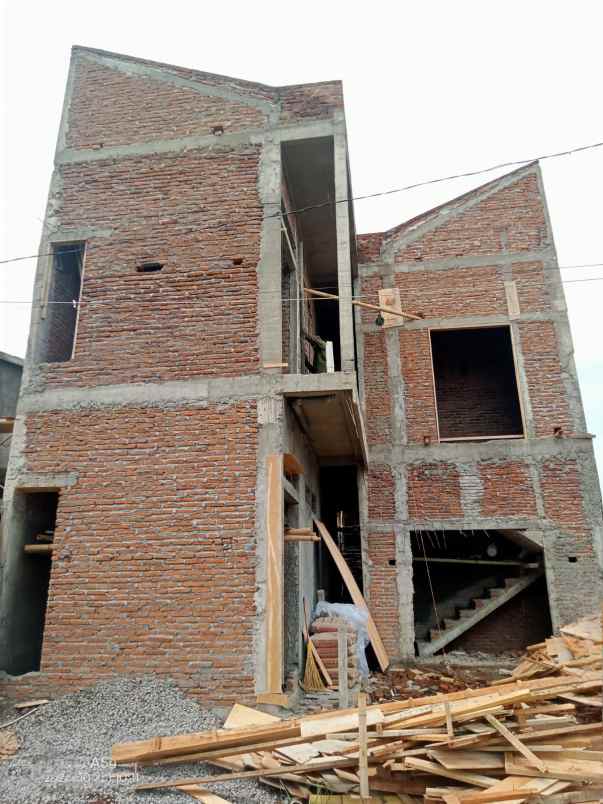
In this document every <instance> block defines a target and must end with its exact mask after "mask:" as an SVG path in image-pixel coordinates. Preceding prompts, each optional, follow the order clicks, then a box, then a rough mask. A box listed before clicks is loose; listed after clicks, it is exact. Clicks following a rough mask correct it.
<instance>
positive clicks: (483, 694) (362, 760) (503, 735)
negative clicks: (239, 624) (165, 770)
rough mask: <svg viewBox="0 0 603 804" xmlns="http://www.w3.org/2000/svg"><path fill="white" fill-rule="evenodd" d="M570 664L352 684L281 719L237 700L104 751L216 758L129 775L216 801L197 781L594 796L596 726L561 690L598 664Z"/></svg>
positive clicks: (308, 790)
mask: <svg viewBox="0 0 603 804" xmlns="http://www.w3.org/2000/svg"><path fill="white" fill-rule="evenodd" d="M578 669H579V671H580V672H579V675H576V674H573V673H566V674H556V675H551V676H545V677H541V678H526V679H516V680H510V681H507V682H505V683H503V684H495V685H493V686H489V687H484V688H482V689H478V690H463V691H460V692H452V693H448V694H444V695H442V694H440V695H432V696H428V697H423V698H416V699H409V700H396V701H388V702H384V703H379V704H373V705H369V706H367V705H366V702H365V694H364V693H360V694H359V700H358V703H359V706H358V707H357V708H352V709H340V710H332V711H324V712H321V713H319V714H313V715H307V716H304V717H300V718H294V719H286V720H285V719H280V718H277V717H275V716H274V715H269V714H266V713H264V712H259V711H256V710H253V709H248V708H247V707H244V706H240V705H238V704H237V705H235V707H234V708H233V710H232V712H231V713H230V716H229V717H228V719H227V721H226V723H225V725H224V727H223V728H221V729H219V730H217V731H209V732H201V733H197V734H186V735H179V736H172V737H155V738H153V739H149V740H142V741H138V742H127V743H121V744H117V745H115V746H114V747H113V752H112V756H113V761H114V762H116V763H117V764H119V765H124V764H133V763H136V764H137V765H138V767H139V769H141V772H143V771H142V766H145V765H156V764H159V765H166V764H174V763H178V762H188V763H190V762H202V763H210V764H212V765H217V766H218V767H219V768H221V769H222V772H218V773H215V774H208V773H207V772H206V773H202V772H200V773H199V774H198V776H193V777H185V778H179V777H178V776H177V775H176V774H174V775H173V777H172V778H170V780H169V781H167V782H156V781H154V782H151V783H143V784H139V785H138V786H137V789H138V790H148V789H154V788H160V787H170V788H178V789H180V790H182V792H183V793H187V794H189V795H190V796H193V797H194V798H196V799H197V800H199V801H205V802H211V801H218V800H222V801H223V800H224V799H220V798H219V797H217V798H216V797H214V798H212V795H213V794H211V793H210V792H208V790H207V788H208V787H211V785H213V784H214V783H216V782H222V781H230V780H236V779H243V778H257V779H260V780H262V781H265V782H266V783H269V784H276V785H277V786H278V787H279V788H280V789H281V790H286V791H287V793H288V794H289V796H290V797H291V798H293V799H298V800H300V801H308V800H309V801H312V797H313V794H315V793H321V794H322V796H323V798H320V797H317V798H315V799H314V800H324V801H328V800H329V798H328V797H327V796H325V794H326V793H329V795H332V796H335V797H334V798H333V799H332V801H346V802H347V801H350V802H351V801H353V800H358V795H360V796H361V798H360V800H364V801H374V802H378V801H387V802H394V801H402V802H407V804H410V803H411V802H421V801H424V802H434V804H435V803H436V802H445V804H481V803H482V802H483V803H484V804H485V803H486V802H488V803H490V804H491V802H497V801H501V802H502V801H505V802H506V801H514V802H522V801H526V802H530V801H541V800H542V801H547V802H548V801H549V800H550V802H551V804H552V802H558V801H592V802H595V801H599V800H600V799H601V798H603V725H602V724H601V722H600V719H598V720H597V722H586V723H581V722H579V721H578V718H577V714H578V708H579V705H578V704H576V703H574V702H572V701H571V700H567V699H568V696H572V695H573V696H580V697H582V696H584V697H592V696H594V695H595V694H596V693H599V694H600V692H601V687H602V674H601V671H600V669H592V668H591V667H590V666H588V665H587V666H585V667H582V666H579V668H578ZM202 770H203V769H200V771H202ZM568 793H572V796H573V797H572V798H568V797H567V794H568ZM338 797H340V798H338Z"/></svg>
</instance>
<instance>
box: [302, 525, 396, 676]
mask: <svg viewBox="0 0 603 804" xmlns="http://www.w3.org/2000/svg"><path fill="white" fill-rule="evenodd" d="M314 523H315V525H316V527H317V528H318V532H319V533H320V536H321V538H322V540H323V541H324V543H325V545H326V547H327V549H328V551H329V553H330V554H331V557H332V558H333V561H334V562H335V564H336V565H337V569H338V570H339V573H340V574H341V577H342V578H343V582H344V583H345V586H346V589H347V590H348V592H349V593H350V597H351V598H352V601H353V603H354V605H355V606H358V607H359V608H361V609H365V610H366V612H367V613H368V635H369V639H370V640H371V645H372V646H373V650H374V651H375V655H376V657H377V661H378V662H379V667H380V668H381V670H382V671H383V672H385V671H386V670H387V668H388V667H389V656H388V655H387V651H386V650H385V646H384V645H383V642H382V641H381V637H380V636H379V632H378V631H377V626H376V625H375V623H374V620H373V618H372V616H371V613H370V611H369V609H368V606H367V605H366V601H365V599H364V597H363V596H362V592H361V591H360V589H359V588H358V584H357V583H356V581H355V579H354V576H353V575H352V573H351V572H350V568H349V567H348V565H347V563H346V561H345V559H344V557H343V556H342V554H341V552H340V550H339V548H338V547H337V545H336V544H335V542H334V541H333V539H332V538H331V534H330V533H329V531H328V530H327V529H326V527H325V526H324V525H323V523H322V522H320V520H318V519H315V520H314Z"/></svg>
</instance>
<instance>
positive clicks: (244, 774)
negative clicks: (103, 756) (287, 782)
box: [134, 759, 357, 790]
mask: <svg viewBox="0 0 603 804" xmlns="http://www.w3.org/2000/svg"><path fill="white" fill-rule="evenodd" d="M356 764H357V760H356V759H338V760H332V759H327V760H320V761H317V762H303V763H301V764H299V765H286V766H284V767H279V768H261V769H259V770H253V771H240V772H237V773H218V774H216V775H215V776H202V777H198V778H197V777H195V778H188V779H172V780H170V781H169V782H147V783H145V784H139V785H136V787H135V788H134V789H135V790H159V789H162V788H165V787H182V786H183V785H193V784H198V785H205V784H216V783H217V782H231V781H236V780H237V779H259V778H260V777H261V776H266V777H267V778H268V777H270V776H281V775H282V774H284V773H303V774H304V775H305V774H308V773H315V772H317V771H321V770H330V769H332V768H352V767H354V766H355V765H356Z"/></svg>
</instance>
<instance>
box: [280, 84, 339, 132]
mask: <svg viewBox="0 0 603 804" xmlns="http://www.w3.org/2000/svg"><path fill="white" fill-rule="evenodd" d="M278 93H279V97H280V101H281V120H282V121H283V122H285V123H286V122H289V121H294V120H296V119H305V118H324V117H331V116H332V115H333V112H334V111H335V110H337V109H343V86H342V84H341V81H329V82H323V83H319V84H300V85H298V86H288V87H280V88H279V90H278Z"/></svg>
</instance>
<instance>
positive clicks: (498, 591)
mask: <svg viewBox="0 0 603 804" xmlns="http://www.w3.org/2000/svg"><path fill="white" fill-rule="evenodd" d="M507 589H508V587H506V586H505V587H500V586H493V587H492V588H491V589H490V598H493V597H500V595H504V594H505V592H506V591H507Z"/></svg>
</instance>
